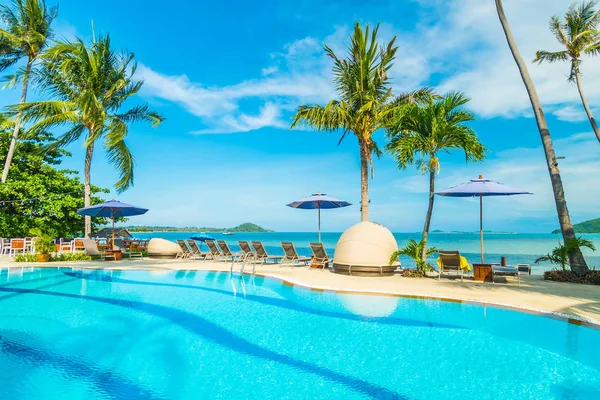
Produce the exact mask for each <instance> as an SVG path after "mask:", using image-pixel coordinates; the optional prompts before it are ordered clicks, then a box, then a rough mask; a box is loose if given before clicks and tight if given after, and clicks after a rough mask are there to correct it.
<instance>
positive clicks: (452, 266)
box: [438, 250, 463, 281]
mask: <svg viewBox="0 0 600 400" xmlns="http://www.w3.org/2000/svg"><path fill="white" fill-rule="evenodd" d="M438 257H439V258H440V264H441V266H439V271H438V280H439V279H440V278H441V276H442V274H443V273H445V272H452V271H454V272H455V273H456V274H459V273H460V280H461V281H462V280H463V270H462V268H461V267H460V252H458V251H445V250H440V251H438Z"/></svg>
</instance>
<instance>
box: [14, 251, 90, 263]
mask: <svg viewBox="0 0 600 400" xmlns="http://www.w3.org/2000/svg"><path fill="white" fill-rule="evenodd" d="M91 259H92V257H90V256H88V255H87V254H85V253H60V254H57V255H53V256H51V257H50V261H51V262H52V261H55V262H56V261H89V260H91ZM36 261H37V258H36V256H35V254H17V255H16V256H15V262H36Z"/></svg>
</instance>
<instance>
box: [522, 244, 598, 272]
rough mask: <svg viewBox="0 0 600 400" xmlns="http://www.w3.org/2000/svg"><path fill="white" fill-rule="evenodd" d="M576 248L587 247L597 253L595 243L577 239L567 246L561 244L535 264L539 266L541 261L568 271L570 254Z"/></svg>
mask: <svg viewBox="0 0 600 400" xmlns="http://www.w3.org/2000/svg"><path fill="white" fill-rule="evenodd" d="M575 247H577V248H581V247H587V248H588V249H590V250H592V251H596V246H594V243H592V242H591V240H589V239H585V238H581V237H575V238H573V239H571V240H569V241H568V242H567V243H565V244H560V242H559V243H558V246H557V247H555V248H554V249H552V252H550V253H548V254H546V255H545V256H541V257H539V258H538V259H537V260H535V261H534V262H535V263H536V264H537V263H539V262H541V261H549V262H550V263H552V264H556V265H559V266H560V267H561V268H562V270H563V271H564V270H566V269H567V264H569V252H570V251H571V250H572V249H573V248H575Z"/></svg>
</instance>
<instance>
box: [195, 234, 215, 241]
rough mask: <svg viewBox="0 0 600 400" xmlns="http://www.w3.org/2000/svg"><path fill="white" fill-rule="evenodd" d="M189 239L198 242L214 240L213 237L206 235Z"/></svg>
mask: <svg viewBox="0 0 600 400" xmlns="http://www.w3.org/2000/svg"><path fill="white" fill-rule="evenodd" d="M190 239H192V240H198V241H200V242H206V241H207V240H215V238H214V237H211V236H208V235H202V234H200V235H197V236H190Z"/></svg>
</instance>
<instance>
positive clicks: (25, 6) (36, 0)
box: [0, 0, 58, 183]
mask: <svg viewBox="0 0 600 400" xmlns="http://www.w3.org/2000/svg"><path fill="white" fill-rule="evenodd" d="M57 12H58V8H57V7H51V8H47V7H46V2H45V1H44V0H13V1H12V7H10V6H8V5H4V4H2V5H0V18H1V19H2V20H3V21H4V25H5V28H6V29H1V28H0V71H4V70H5V69H6V68H8V67H11V66H13V65H15V64H16V63H18V62H19V61H20V60H21V59H24V58H26V59H27V64H26V65H25V68H24V69H22V70H20V71H18V72H17V73H16V74H14V75H13V76H12V77H9V84H8V85H7V86H13V85H15V84H16V83H17V82H19V81H21V82H23V87H22V91H21V103H25V101H26V100H27V88H28V87H29V80H30V75H31V71H32V68H33V65H34V63H35V62H36V61H37V60H38V58H39V57H40V55H42V53H43V52H44V49H45V48H46V47H47V46H48V44H49V42H50V39H51V37H52V30H51V29H50V25H51V24H52V21H53V20H54V18H55V17H56V15H57ZM20 128H21V114H20V113H19V114H17V116H16V119H15V125H14V129H13V135H12V139H11V142H10V147H9V148H8V153H7V154H6V159H5V160H4V170H3V171H2V183H6V180H7V179H8V171H9V169H10V164H11V162H12V159H13V156H14V154H15V147H16V146H17V140H18V138H19V130H20Z"/></svg>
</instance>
